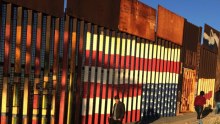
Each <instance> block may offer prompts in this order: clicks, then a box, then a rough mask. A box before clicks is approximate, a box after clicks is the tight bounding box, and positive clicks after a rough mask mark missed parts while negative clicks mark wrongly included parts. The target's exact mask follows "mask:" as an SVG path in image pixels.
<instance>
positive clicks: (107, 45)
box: [105, 30, 110, 54]
mask: <svg viewBox="0 0 220 124" xmlns="http://www.w3.org/2000/svg"><path fill="white" fill-rule="evenodd" d="M109 39H110V37H109V30H107V31H106V36H105V54H108V50H109V47H110V46H109V42H110V41H109Z"/></svg>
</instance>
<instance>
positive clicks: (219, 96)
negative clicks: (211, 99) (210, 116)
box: [215, 87, 220, 114]
mask: <svg viewBox="0 0 220 124" xmlns="http://www.w3.org/2000/svg"><path fill="white" fill-rule="evenodd" d="M215 102H216V114H219V112H220V87H219V90H218V91H217V92H216V93H215Z"/></svg>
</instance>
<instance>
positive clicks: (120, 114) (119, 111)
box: [112, 101, 125, 120]
mask: <svg viewBox="0 0 220 124" xmlns="http://www.w3.org/2000/svg"><path fill="white" fill-rule="evenodd" d="M115 105H116V103H115V104H114V107H113V112H112V116H113V115H114V108H115ZM124 114H125V105H124V103H123V102H120V101H119V102H118V105H117V109H116V119H119V118H120V119H121V120H123V118H124Z"/></svg>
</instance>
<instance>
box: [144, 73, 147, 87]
mask: <svg viewBox="0 0 220 124" xmlns="http://www.w3.org/2000/svg"><path fill="white" fill-rule="evenodd" d="M143 74H144V75H143V84H147V71H144V72H143Z"/></svg>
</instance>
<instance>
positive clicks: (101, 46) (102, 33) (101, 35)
mask: <svg viewBox="0 0 220 124" xmlns="http://www.w3.org/2000/svg"><path fill="white" fill-rule="evenodd" d="M100 30H101V32H100V34H99V38H100V39H99V40H100V41H99V52H102V51H103V45H104V31H103V30H104V29H103V28H101V29H100Z"/></svg>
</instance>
